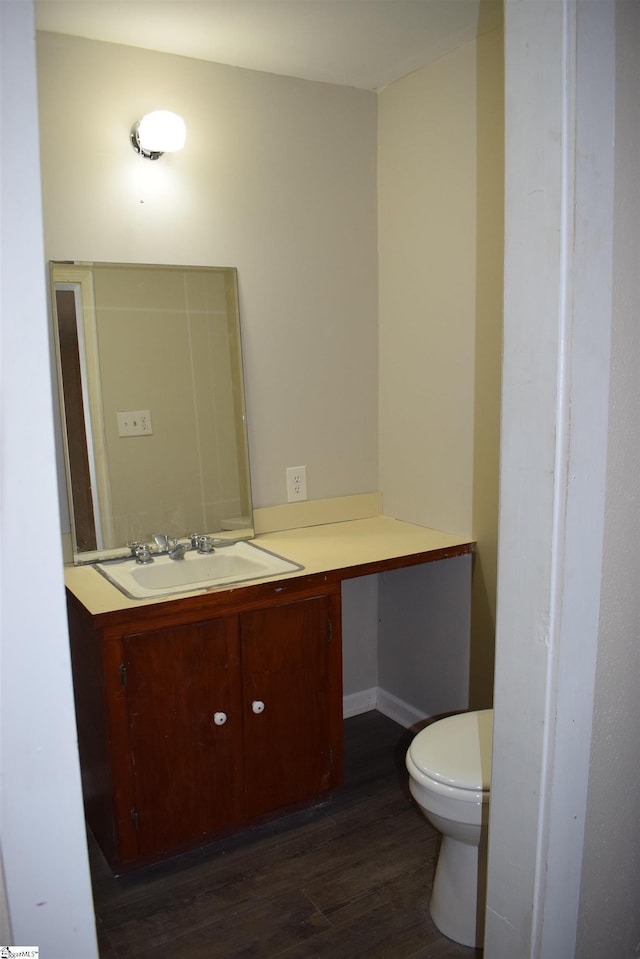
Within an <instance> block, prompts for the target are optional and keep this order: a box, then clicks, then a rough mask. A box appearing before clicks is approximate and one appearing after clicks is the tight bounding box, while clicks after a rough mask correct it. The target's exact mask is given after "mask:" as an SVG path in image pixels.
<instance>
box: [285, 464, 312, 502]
mask: <svg viewBox="0 0 640 959" xmlns="http://www.w3.org/2000/svg"><path fill="white" fill-rule="evenodd" d="M306 498H307V467H306V466H289V467H288V468H287V502H289V503H296V502H298V501H300V500H303V499H306Z"/></svg>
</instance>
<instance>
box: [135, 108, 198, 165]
mask: <svg viewBox="0 0 640 959" xmlns="http://www.w3.org/2000/svg"><path fill="white" fill-rule="evenodd" d="M186 132H187V131H186V127H185V125H184V120H183V119H182V117H180V116H178V114H177V113H170V112H169V111H168V110H156V111H154V112H153V113H147V114H146V116H144V117H142V119H141V120H138V121H137V122H136V123H134V124H133V126H132V127H131V130H130V131H129V141H130V143H131V146H132V147H133V149H134V150H135V151H136V153H138V154H139V155H140V156H143V157H145V159H147V160H157V159H159V157H161V156H162V154H163V153H172V152H174V151H175V150H181V149H182V148H183V146H184V141H185V137H186Z"/></svg>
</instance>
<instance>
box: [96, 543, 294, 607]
mask: <svg viewBox="0 0 640 959" xmlns="http://www.w3.org/2000/svg"><path fill="white" fill-rule="evenodd" d="M303 568H304V567H302V566H300V565H298V564H297V563H292V562H290V561H289V560H288V559H283V557H282V556H277V555H276V554H275V553H270V552H268V550H266V549H262V548H261V547H260V546H255V545H254V544H253V543H247V542H243V541H241V542H239V543H230V544H229V545H223V546H216V548H215V551H214V552H213V553H207V554H202V553H198V552H196V551H195V550H190V551H189V552H187V553H186V554H185V556H184V559H171V558H170V557H169V556H166V555H164V556H154V559H153V563H149V564H141V563H138V562H136V560H135V559H119V560H111V561H110V562H105V563H96V564H95V569H97V570H98V572H99V573H101V574H102V575H103V576H105V577H106V578H107V579H108V580H109V582H110V583H113V585H114V586H117V587H118V589H120V590H121V591H122V592H123V593H125V595H126V596H129V597H130V598H131V599H148V598H149V597H151V596H156V597H157V596H167V595H170V594H172V593H188V592H193V591H194V590H198V589H207V588H209V587H213V586H225V585H228V584H230V583H243V582H246V581H247V580H251V579H266V578H268V577H270V576H279V575H280V574H284V573H292V572H294V571H295V570H300V569H303Z"/></svg>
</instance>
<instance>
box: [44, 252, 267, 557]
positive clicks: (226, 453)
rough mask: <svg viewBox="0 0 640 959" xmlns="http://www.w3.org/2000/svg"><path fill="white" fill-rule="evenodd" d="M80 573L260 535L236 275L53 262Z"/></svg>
mask: <svg viewBox="0 0 640 959" xmlns="http://www.w3.org/2000/svg"><path fill="white" fill-rule="evenodd" d="M50 277H51V286H52V305H53V319H54V326H55V332H56V336H55V341H56V348H57V360H58V377H59V387H60V402H61V409H62V424H63V432H64V439H65V444H64V446H65V458H66V470H67V481H68V493H69V509H70V514H71V534H72V540H73V551H74V561H75V562H91V561H93V560H95V559H96V558H98V559H99V558H102V557H106V556H110V555H113V552H114V550H115V551H122V550H123V549H126V547H127V545H128V544H129V543H131V542H149V541H150V540H151V537H152V535H153V534H154V533H163V534H166V535H167V536H169V537H174V538H178V537H184V536H189V535H191V534H192V533H201V534H202V533H206V534H209V535H213V536H218V535H222V536H224V537H225V538H232V539H248V538H251V537H252V536H253V520H252V508H251V488H250V477H249V457H248V445H247V432H246V416H245V402H244V385H243V378H242V350H241V339H240V320H239V312H238V290H237V273H236V270H235V269H228V268H216V267H212V268H205V267H184V266H154V265H145V264H122V263H120V264H118V263H64V262H52V263H50Z"/></svg>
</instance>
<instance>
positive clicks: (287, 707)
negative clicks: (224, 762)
mask: <svg viewBox="0 0 640 959" xmlns="http://www.w3.org/2000/svg"><path fill="white" fill-rule="evenodd" d="M331 608H332V607H331V601H330V599H329V597H328V596H320V597H317V598H313V599H308V600H303V601H299V602H296V603H291V604H287V605H283V606H274V607H271V608H267V609H260V610H256V611H254V612H247V613H243V614H242V615H241V617H240V623H241V626H240V630H241V642H242V647H241V648H242V672H243V681H244V687H243V688H244V714H245V721H244V728H245V773H246V778H247V784H246V785H247V803H248V811H249V815H250V816H251V817H257V816H261V815H264V814H266V813H268V812H272V811H273V810H276V809H278V808H286V807H287V806H291V805H294V804H296V803H299V802H304V801H307V800H311V799H313V798H314V797H316V796H319V795H321V794H322V793H323V792H326V791H327V790H328V789H329V788H330V786H331V785H332V783H331V764H332V759H333V757H332V750H331V722H330V711H331V707H330V703H331V696H330V662H331V656H330V645H331V643H332V623H331ZM337 679H338V683H339V681H340V677H339V676H338V677H337Z"/></svg>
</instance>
